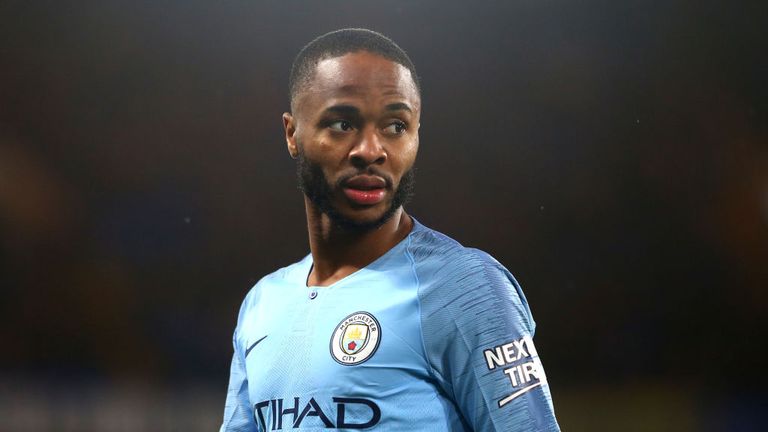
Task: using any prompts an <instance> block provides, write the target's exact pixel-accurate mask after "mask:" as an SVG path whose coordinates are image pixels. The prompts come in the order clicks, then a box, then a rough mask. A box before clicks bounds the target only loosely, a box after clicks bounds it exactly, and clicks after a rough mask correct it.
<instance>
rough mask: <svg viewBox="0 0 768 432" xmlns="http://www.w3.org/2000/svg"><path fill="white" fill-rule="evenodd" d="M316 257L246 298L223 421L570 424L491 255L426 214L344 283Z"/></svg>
mask: <svg viewBox="0 0 768 432" xmlns="http://www.w3.org/2000/svg"><path fill="white" fill-rule="evenodd" d="M311 268H312V256H311V255H308V256H307V257H305V258H304V259H303V260H301V261H300V262H298V263H295V264H293V265H291V266H288V267H285V268H283V269H280V270H278V271H276V272H274V273H272V274H270V275H268V276H266V277H264V278H263V279H262V280H260V281H259V282H258V283H257V284H256V286H254V287H253V288H252V289H251V291H250V292H249V293H248V295H247V296H246V298H245V300H244V301H243V304H242V307H241V309H240V314H239V317H238V321H237V327H236V329H235V332H234V337H233V344H234V351H235V352H234V355H233V358H232V367H231V373H230V383H229V390H228V394H227V401H226V406H225V409H224V423H223V425H222V427H221V431H273V430H302V431H325V430H360V429H368V430H382V431H411V432H413V431H440V432H445V431H557V430H559V427H558V424H557V421H556V420H555V416H554V411H553V407H552V399H551V397H550V392H549V387H548V385H547V379H546V376H545V374H544V369H543V368H542V365H541V361H540V359H539V356H538V354H537V352H536V348H535V347H534V345H533V342H532V339H531V338H532V336H533V333H534V328H535V323H534V321H533V318H532V317H531V312H530V309H529V308H528V304H527V302H526V300H525V296H524V295H523V292H522V291H521V289H520V286H519V285H518V283H517V281H515V279H514V278H513V277H512V275H511V274H510V273H509V272H508V271H507V269H505V268H504V267H503V266H502V265H501V264H499V263H498V262H497V261H496V260H495V259H493V258H492V257H491V256H490V255H488V254H486V253H484V252H482V251H479V250H477V249H470V248H465V247H463V246H461V245H460V244H459V243H457V242H456V241H454V240H452V239H450V238H449V237H446V236H445V235H443V234H440V233H438V232H436V231H433V230H431V229H429V228H427V227H425V226H424V225H421V224H420V223H419V222H418V221H416V220H415V219H414V227H413V230H412V232H411V233H410V234H409V235H408V236H407V237H406V238H405V239H404V240H403V241H401V242H400V243H398V244H397V245H396V246H395V247H393V248H392V249H391V250H389V251H388V252H387V253H386V254H384V255H383V256H381V257H380V258H379V259H377V260H376V261H374V262H372V263H371V264H369V265H368V266H366V267H365V268H362V269H360V270H358V271H357V272H355V273H353V274H351V275H349V276H347V277H345V278H344V279H342V280H340V281H338V282H336V283H334V284H333V285H331V286H328V287H311V286H310V287H307V285H306V281H307V276H308V275H309V272H310V270H311Z"/></svg>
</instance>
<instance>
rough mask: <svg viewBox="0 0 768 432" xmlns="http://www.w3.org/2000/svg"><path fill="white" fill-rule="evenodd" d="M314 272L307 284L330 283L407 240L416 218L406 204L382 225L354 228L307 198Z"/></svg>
mask: <svg viewBox="0 0 768 432" xmlns="http://www.w3.org/2000/svg"><path fill="white" fill-rule="evenodd" d="M305 205H306V211H307V228H308V230H309V248H310V250H311V252H312V261H313V263H314V265H313V266H312V271H311V272H310V274H309V278H308V279H307V285H312V286H328V285H331V284H333V283H335V282H336V281H339V280H341V279H343V278H344V277H346V276H349V275H350V274H352V273H354V272H356V271H357V270H359V269H361V268H363V267H365V266H367V265H368V264H370V263H372V262H373V261H375V260H376V259H377V258H379V257H381V256H382V255H384V254H385V253H387V251H389V250H390V249H392V248H393V247H394V246H395V245H396V244H398V243H399V242H400V241H401V240H403V239H404V238H405V237H406V236H407V235H408V233H410V232H411V229H412V228H413V220H412V219H411V217H410V216H408V215H407V214H406V213H405V210H403V208H402V207H400V208H399V209H397V211H395V214H393V215H392V217H391V218H389V220H388V221H386V222H385V223H384V224H383V225H382V226H380V227H379V228H375V229H371V230H367V231H350V230H347V229H344V228H341V227H339V226H337V225H335V224H334V223H333V222H332V221H331V220H330V218H329V217H328V215H326V214H324V213H321V212H320V211H319V210H318V209H317V208H316V207H315V206H314V204H312V202H311V201H309V199H308V198H306V197H305Z"/></svg>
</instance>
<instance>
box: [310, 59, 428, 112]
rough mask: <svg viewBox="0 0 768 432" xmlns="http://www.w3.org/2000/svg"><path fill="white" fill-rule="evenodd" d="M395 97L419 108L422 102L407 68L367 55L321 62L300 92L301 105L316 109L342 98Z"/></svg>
mask: <svg viewBox="0 0 768 432" xmlns="http://www.w3.org/2000/svg"><path fill="white" fill-rule="evenodd" d="M347 97H349V98H364V99H371V98H381V97H392V98H401V99H404V100H408V101H409V102H410V103H411V104H412V105H414V106H415V107H417V108H418V106H419V105H420V104H419V102H420V98H419V95H418V91H417V90H416V85H415V83H414V80H413V78H412V76H411V72H410V71H409V70H408V68H406V67H405V66H403V65H401V64H399V63H397V62H394V61H391V60H389V59H386V58H384V57H381V56H379V55H376V54H372V53H369V52H366V51H360V52H355V53H348V54H345V55H343V56H340V57H333V58H328V59H324V60H321V61H320V62H318V64H317V66H316V67H315V71H314V74H313V76H312V78H311V79H310V81H309V83H308V84H307V85H306V86H305V88H304V89H303V90H302V91H301V92H300V95H299V100H300V101H301V102H303V103H301V105H310V106H314V105H316V104H318V103H319V104H322V103H324V102H327V101H330V100H335V99H340V98H347Z"/></svg>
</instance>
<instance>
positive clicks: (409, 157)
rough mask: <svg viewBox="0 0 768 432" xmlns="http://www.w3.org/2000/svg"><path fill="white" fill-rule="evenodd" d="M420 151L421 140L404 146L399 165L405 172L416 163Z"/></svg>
mask: <svg viewBox="0 0 768 432" xmlns="http://www.w3.org/2000/svg"><path fill="white" fill-rule="evenodd" d="M418 150H419V140H418V139H417V140H414V141H412V142H410V143H408V144H406V145H404V146H403V147H402V149H401V151H400V155H399V157H398V165H399V167H400V169H402V171H403V172H405V171H407V170H408V169H410V168H411V167H412V166H413V164H414V163H415V162H416V154H417V153H418Z"/></svg>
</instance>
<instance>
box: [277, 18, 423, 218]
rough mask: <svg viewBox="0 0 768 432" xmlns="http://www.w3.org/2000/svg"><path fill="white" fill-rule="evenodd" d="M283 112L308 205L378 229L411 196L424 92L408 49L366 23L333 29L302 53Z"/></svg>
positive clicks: (297, 60)
mask: <svg viewBox="0 0 768 432" xmlns="http://www.w3.org/2000/svg"><path fill="white" fill-rule="evenodd" d="M289 85H290V97H291V112H290V113H285V114H283V125H284V127H285V136H286V143H287V146H288V152H289V154H290V155H291V157H293V158H294V159H296V160H297V172H298V179H299V186H300V189H301V190H302V191H303V192H304V194H305V195H306V197H307V202H308V205H310V206H312V207H313V208H314V209H315V210H317V211H318V212H319V213H320V214H321V215H322V216H323V217H328V218H329V219H330V221H331V222H332V223H334V224H336V225H337V226H339V227H342V228H345V229H354V230H369V229H374V228H377V227H379V226H381V225H382V224H384V223H385V222H386V221H387V220H388V219H389V218H391V217H392V215H393V214H395V213H396V212H397V211H398V209H399V208H400V207H401V206H402V205H403V204H404V203H405V202H406V201H407V200H408V198H409V197H410V195H411V193H412V189H413V180H414V162H415V160H416V153H417V150H418V144H419V135H418V129H419V120H420V114H421V93H420V87H419V83H418V79H417V77H416V73H415V70H414V67H413V64H412V63H411V61H410V59H408V56H407V55H406V54H405V52H403V51H402V50H401V49H400V48H399V47H398V46H397V45H396V44H395V43H394V42H392V41H391V40H389V39H388V38H386V37H385V36H383V35H381V34H379V33H375V32H372V31H370V30H362V29H345V30H338V31H335V32H331V33H328V34H326V35H323V36H320V37H319V38H317V39H315V40H314V41H312V42H311V43H310V44H309V45H307V46H306V47H304V49H302V50H301V52H299V54H298V56H297V57H296V60H295V61H294V64H293V67H292V69H291V77H290V81H289Z"/></svg>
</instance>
